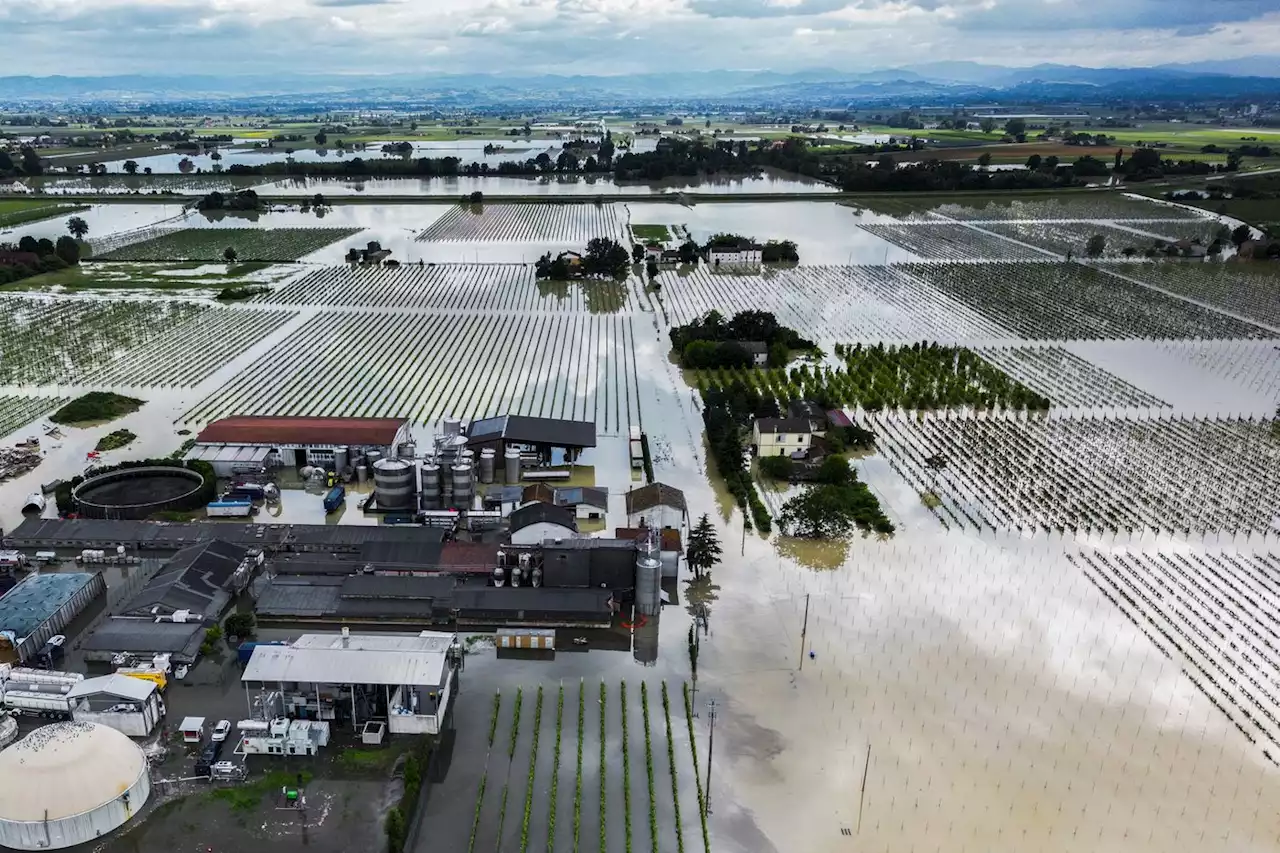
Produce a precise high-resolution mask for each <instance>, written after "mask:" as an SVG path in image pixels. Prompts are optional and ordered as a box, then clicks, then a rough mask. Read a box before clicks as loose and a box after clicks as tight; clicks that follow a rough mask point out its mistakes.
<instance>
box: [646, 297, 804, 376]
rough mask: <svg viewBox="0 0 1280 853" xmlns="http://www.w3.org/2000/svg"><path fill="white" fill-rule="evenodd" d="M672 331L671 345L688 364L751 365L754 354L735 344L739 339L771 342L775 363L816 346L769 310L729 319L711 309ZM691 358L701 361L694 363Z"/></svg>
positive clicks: (741, 312) (683, 361)
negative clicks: (779, 320)
mask: <svg viewBox="0 0 1280 853" xmlns="http://www.w3.org/2000/svg"><path fill="white" fill-rule="evenodd" d="M669 334H670V336H671V345H672V347H674V348H675V350H676V352H678V353H680V358H681V364H682V365H683V366H684V367H688V368H712V367H737V366H742V367H750V366H751V364H752V360H751V356H750V354H748V353H747V352H746V350H744V349H743V348H742V347H740V346H737V345H736V342H739V341H759V342H761V343H763V344H765V345H766V346H768V347H769V361H770V364H771V365H772V366H776V367H781V366H783V365H785V364H786V363H787V361H788V360H789V359H790V354H791V351H792V350H812V349H815V347H816V345H815V344H814V343H813V341H808V340H805V339H804V338H802V337H800V333H799V332H797V331H795V330H794V329H789V328H787V327H786V326H783V325H782V324H780V323H779V322H778V319H777V318H776V317H774V316H773V315H772V314H770V313H769V312H767V311H740V312H738V313H737V314H734V315H733V317H732V318H731V319H729V320H725V318H724V315H723V314H721V313H720V312H719V311H708V312H707V313H706V314H705V315H703V316H702V317H699V318H697V319H695V320H694V321H693V322H691V323H688V324H686V325H683V326H673V327H672V328H671V331H670V333H669ZM690 359H692V360H693V361H696V362H698V363H691V362H690ZM774 362H780V363H779V364H775V363H774Z"/></svg>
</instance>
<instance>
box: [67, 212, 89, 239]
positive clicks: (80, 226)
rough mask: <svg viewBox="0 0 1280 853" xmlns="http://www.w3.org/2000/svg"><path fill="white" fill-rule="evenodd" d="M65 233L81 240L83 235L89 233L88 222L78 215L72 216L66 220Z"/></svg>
mask: <svg viewBox="0 0 1280 853" xmlns="http://www.w3.org/2000/svg"><path fill="white" fill-rule="evenodd" d="M67 233H69V234H70V235H71V236H72V237H75V238H76V239H77V240H83V239H84V235H86V234H88V233H89V223H87V222H85V221H84V220H83V219H81V218H80V217H79V216H73V217H71V218H70V219H68V220H67Z"/></svg>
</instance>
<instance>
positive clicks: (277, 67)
mask: <svg viewBox="0 0 1280 853" xmlns="http://www.w3.org/2000/svg"><path fill="white" fill-rule="evenodd" d="M0 34H2V37H0V41H2V42H3V49H0V74H4V75H9V74H32V75H48V74H70V75H99V74H123V73H139V72H141V73H156V72H162V73H216V74H235V73H263V72H268V73H270V72H284V71H288V72H301V73H308V72H329V73H334V72H362V73H383V72H408V73H418V72H453V73H475V72H519V71H529V72H561V73H588V74H627V73H639V72H653V71H686V70H711V69H769V70H775V71H793V70H803V69H808V68H817V67H825V68H836V69H841V70H849V71H858V70H870V69H875V68H886V67H895V66H901V65H910V64H913V63H920V62H927V61H937V60H975V61H979V62H986V63H992V64H1001V65H1034V64H1036V63H1039V62H1061V63H1070V64H1077V65H1091V66H1104V65H1111V66H1138V65H1157V64H1162V63H1167V62H1194V61H1199V60H1221V59H1234V58H1239V57H1246V56H1258V55H1277V54H1280V0H1107V2H1102V0H94V2H89V3H86V2H83V0H0ZM1277 63H1278V65H1280V56H1278V57H1277Z"/></svg>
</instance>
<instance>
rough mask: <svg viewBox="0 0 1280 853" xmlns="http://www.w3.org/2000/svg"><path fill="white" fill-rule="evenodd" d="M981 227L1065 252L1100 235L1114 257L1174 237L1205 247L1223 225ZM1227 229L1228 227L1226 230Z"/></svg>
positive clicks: (1077, 251) (1078, 251) (1080, 250)
mask: <svg viewBox="0 0 1280 853" xmlns="http://www.w3.org/2000/svg"><path fill="white" fill-rule="evenodd" d="M982 227H983V229H984V230H987V231H991V232H992V233H995V234H999V235H1001V236H1002V237H1008V238H1009V239H1011V240H1018V241H1020V242H1023V243H1030V244H1032V245H1033V246H1039V247H1040V248H1042V249H1048V250H1049V251H1051V252H1053V253H1055V254H1058V255H1066V254H1067V253H1068V252H1070V253H1071V254H1073V255H1075V256H1083V255H1084V254H1085V250H1086V246H1087V245H1088V242H1089V240H1090V238H1092V237H1094V236H1095V235H1096V236H1100V237H1102V238H1103V239H1104V240H1105V241H1106V243H1105V249H1104V254H1105V256H1107V257H1112V258H1114V257H1118V256H1120V255H1122V254H1124V252H1125V250H1126V249H1127V250H1129V251H1128V253H1129V254H1131V255H1132V254H1134V253H1138V254H1141V253H1142V252H1143V251H1145V250H1146V249H1149V248H1153V247H1155V246H1157V245H1158V246H1164V245H1165V244H1166V243H1172V242H1177V241H1178V240H1182V239H1187V240H1196V241H1200V242H1201V243H1203V244H1204V245H1205V246H1208V245H1209V244H1210V243H1211V242H1213V239H1214V235H1215V232H1216V231H1217V230H1218V229H1219V228H1221V227H1223V226H1219V225H1218V223H1217V222H1216V221H1214V220H1207V219H1206V220H1200V221H1196V220H1190V221H1184V220H1173V221H1152V220H1147V221H1135V222H1126V221H1119V222H1116V223H1115V224H1109V223H1100V222H993V223H987V224H984V225H983V226H982ZM1227 230H1228V232H1229V231H1230V229H1227Z"/></svg>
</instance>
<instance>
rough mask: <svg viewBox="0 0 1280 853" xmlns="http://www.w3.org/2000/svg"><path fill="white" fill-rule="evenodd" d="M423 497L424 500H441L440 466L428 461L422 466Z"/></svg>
mask: <svg viewBox="0 0 1280 853" xmlns="http://www.w3.org/2000/svg"><path fill="white" fill-rule="evenodd" d="M422 499H423V500H424V501H433V502H434V501H439V500H440V466H439V465H436V464H435V463H434V462H427V463H425V464H424V465H423V466H422Z"/></svg>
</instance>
